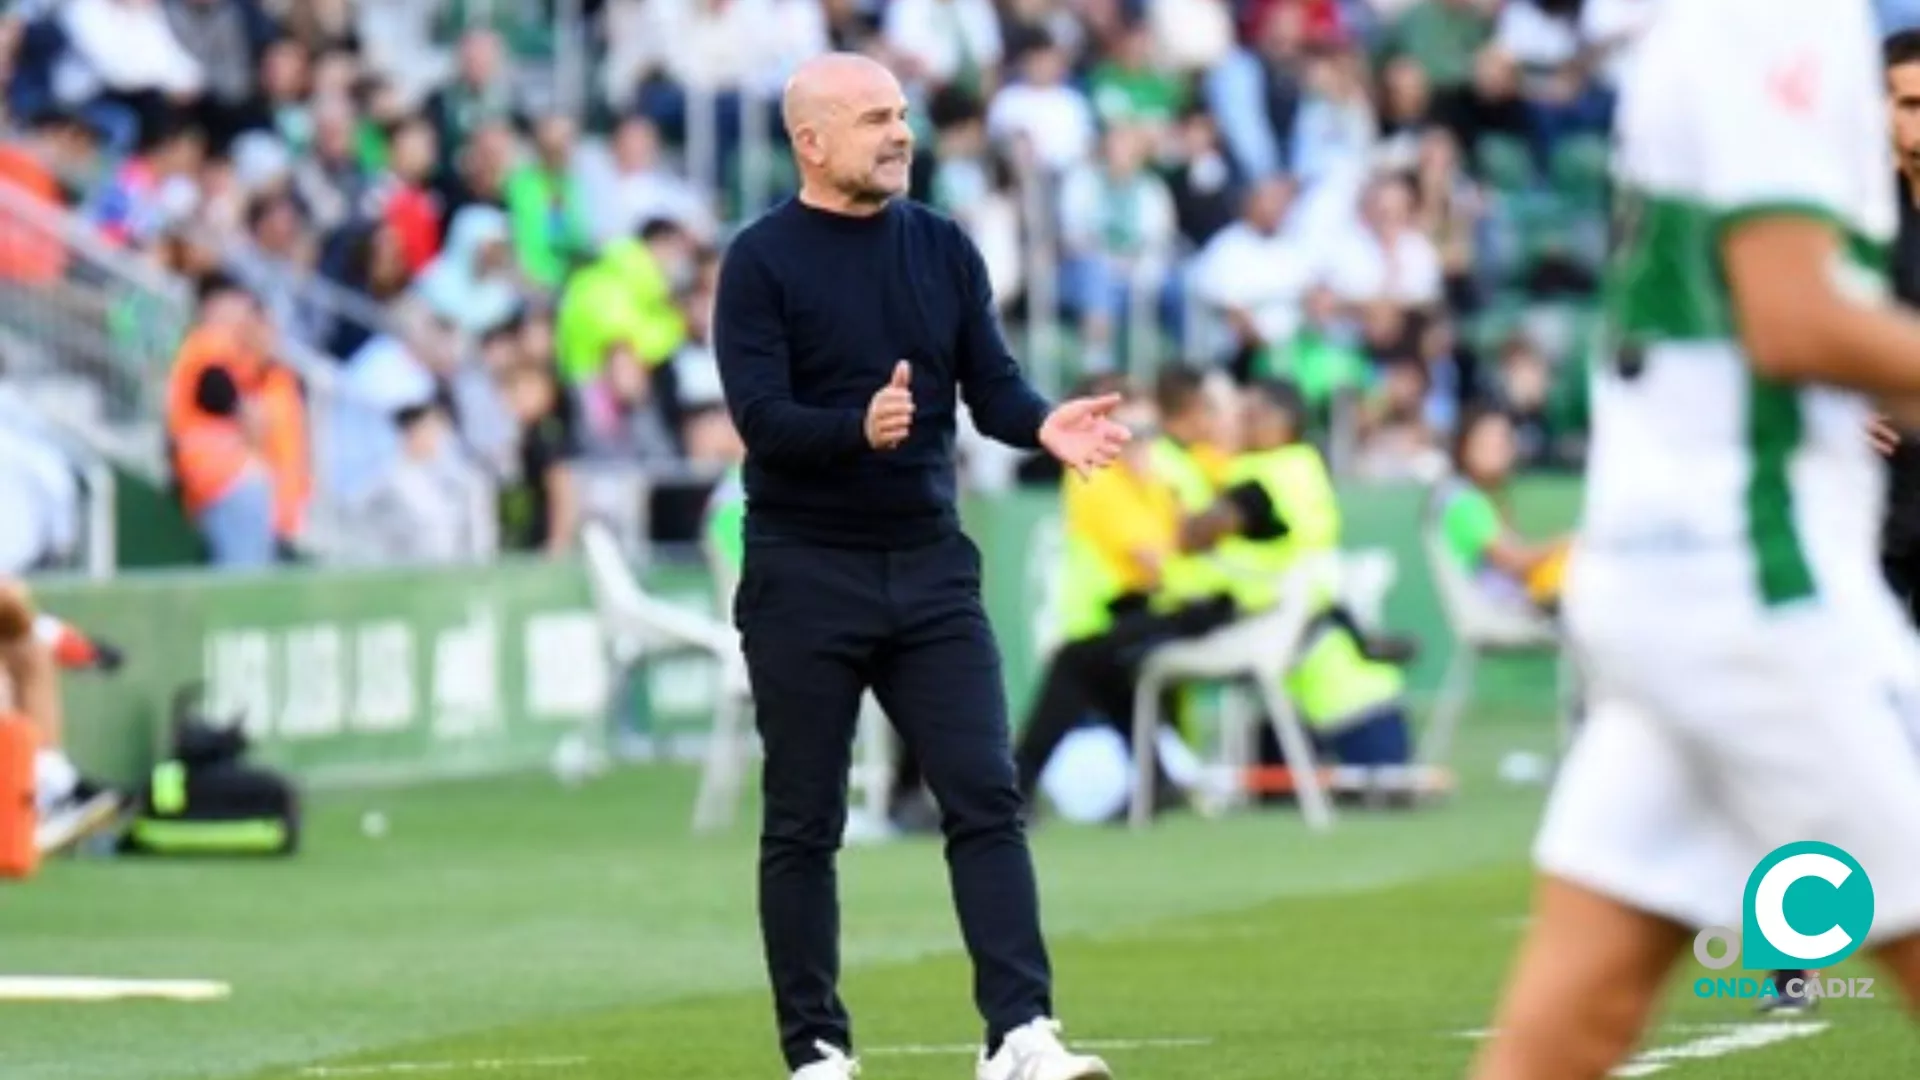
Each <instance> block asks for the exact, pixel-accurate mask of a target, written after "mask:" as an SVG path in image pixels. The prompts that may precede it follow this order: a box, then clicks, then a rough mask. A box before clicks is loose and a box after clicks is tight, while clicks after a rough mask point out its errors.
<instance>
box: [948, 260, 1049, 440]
mask: <svg viewBox="0 0 1920 1080" xmlns="http://www.w3.org/2000/svg"><path fill="white" fill-rule="evenodd" d="M951 237H952V241H951V242H953V243H956V244H958V245H959V246H960V262H961V274H962V282H961V297H960V302H961V304H963V305H964V306H965V310H964V311H963V312H962V313H961V320H960V348H959V357H960V363H959V368H960V372H959V374H960V393H961V395H962V397H964V398H965V399H966V402H967V409H968V410H969V411H970V412H972V414H973V423H974V426H975V427H978V428H979V429H980V433H981V434H983V435H985V436H987V437H988V438H990V439H993V440H995V441H997V442H1002V443H1005V444H1006V445H1008V446H1011V447H1014V448H1016V449H1019V450H1038V449H1039V448H1040V425H1042V424H1044V423H1046V420H1047V414H1048V413H1049V412H1051V411H1052V406H1051V405H1049V404H1048V403H1047V400H1046V399H1045V398H1043V397H1041V396H1040V395H1039V394H1038V393H1036V392H1035V391H1034V389H1033V387H1032V386H1031V385H1029V384H1028V383H1027V380H1026V377H1025V376H1024V375H1022V374H1021V373H1020V365H1019V363H1018V362H1016V361H1015V360H1014V358H1013V352H1012V350H1010V349H1008V348H1007V341H1006V336H1005V335H1004V334H1002V333H1001V331H1000V319H999V316H998V315H997V314H996V313H995V312H994V304H993V286H992V285H991V284H990V283H989V282H988V280H987V264H986V261H985V260H984V259H982V258H981V257H980V249H979V248H978V247H976V246H975V245H974V243H973V239H972V238H971V237H969V236H967V234H966V233H965V232H963V231H962V230H961V229H960V227H959V226H958V225H955V226H954V227H953V230H952V233H951Z"/></svg>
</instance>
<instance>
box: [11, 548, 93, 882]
mask: <svg viewBox="0 0 1920 1080" xmlns="http://www.w3.org/2000/svg"><path fill="white" fill-rule="evenodd" d="M69 636H71V637H78V636H79V635H75V634H73V633H72V631H70V630H68V629H67V628H66V627H64V626H63V625H62V624H60V623H59V622H58V621H57V620H54V619H52V618H50V617H48V616H45V615H37V614H36V613H35V612H34V610H33V598H32V595H31V594H30V593H29V592H28V591H27V587H26V585H24V584H23V583H21V582H18V581H14V580H10V579H0V711H5V710H8V709H11V710H13V711H16V712H18V713H19V714H20V715H22V716H24V717H26V721H27V723H28V724H29V725H30V726H32V728H33V732H34V737H35V741H36V742H37V743H38V744H39V749H38V750H37V751H35V753H34V758H33V786H34V804H35V805H34V809H35V813H36V816H37V818H38V821H37V823H36V825H35V828H34V842H35V844H36V845H37V846H38V847H39V849H40V850H41V852H43V853H49V854H50V853H53V852H56V851H61V850H64V849H66V848H68V847H71V846H73V845H74V844H76V843H79V842H80V841H82V840H84V839H86V838H87V837H88V836H91V835H93V834H94V833H95V832H98V831H99V830H101V829H103V828H105V827H106V826H108V825H110V824H112V823H113V820H114V817H115V815H116V814H118V813H119V811H120V796H119V795H118V794H117V793H116V792H114V791H113V790H111V789H110V788H107V787H106V786H104V785H101V784H96V783H93V782H92V781H90V780H88V779H87V778H86V777H84V776H82V775H81V774H80V770H79V769H77V768H75V767H74V764H73V761H72V760H71V759H69V758H68V757H67V752H66V741H65V737H66V724H65V716H64V714H63V712H62V709H61V703H60V672H59V668H60V666H61V664H62V663H64V662H69V661H67V659H66V656H65V655H64V654H63V653H62V652H61V650H62V649H63V647H66V646H65V642H64V638H66V637H69ZM81 640H84V638H82V639H81ZM115 656H116V658H117V654H115ZM86 662H87V663H88V664H98V663H99V659H98V658H97V657H94V656H93V650H91V649H89V650H88V658H87V660H86ZM75 663H76V665H77V662H75Z"/></svg>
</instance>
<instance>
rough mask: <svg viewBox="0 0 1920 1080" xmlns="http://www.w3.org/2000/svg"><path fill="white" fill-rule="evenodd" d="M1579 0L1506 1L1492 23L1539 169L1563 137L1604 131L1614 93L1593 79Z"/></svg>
mask: <svg viewBox="0 0 1920 1080" xmlns="http://www.w3.org/2000/svg"><path fill="white" fill-rule="evenodd" d="M1580 3H1581V0H1510V2H1509V3H1508V4H1507V5H1506V6H1505V7H1504V8H1502V9H1501V11H1500V19H1499V21H1498V22H1497V23H1496V24H1495V25H1494V38H1493V48H1495V49H1496V50H1498V51H1500V52H1501V53H1504V54H1505V55H1506V56H1507V57H1509V58H1511V59H1512V61H1513V62H1514V63H1515V64H1517V65H1518V66H1519V68H1520V97H1521V99H1522V101H1523V102H1524V103H1525V106H1526V110H1527V116H1528V119H1529V121H1530V123H1531V126H1532V128H1533V143H1534V147H1533V149H1534V156H1535V158H1536V159H1537V161H1538V163H1539V166H1540V168H1541V170H1542V171H1545V170H1546V169H1547V168H1549V167H1550V163H1551V160H1552V156H1553V151H1554V148H1555V147H1556V146H1557V145H1558V144H1559V142H1560V140H1562V139H1564V138H1566V137H1567V136H1568V135H1573V134H1578V133H1582V132H1589V133H1598V132H1604V131H1606V130H1607V126H1608V124H1609V123H1610V122H1611V120H1612V117H1613V103H1614V94H1613V92H1612V90H1610V89H1609V88H1608V87H1606V86H1605V85H1603V84H1601V83H1599V82H1596V81H1595V80H1594V79H1593V77H1592V75H1593V71H1592V69H1593V59H1594V58H1593V56H1592V55H1591V54H1590V53H1589V51H1588V49H1587V47H1586V44H1585V43H1584V42H1583V41H1582V40H1581V35H1580V24H1579V18H1580Z"/></svg>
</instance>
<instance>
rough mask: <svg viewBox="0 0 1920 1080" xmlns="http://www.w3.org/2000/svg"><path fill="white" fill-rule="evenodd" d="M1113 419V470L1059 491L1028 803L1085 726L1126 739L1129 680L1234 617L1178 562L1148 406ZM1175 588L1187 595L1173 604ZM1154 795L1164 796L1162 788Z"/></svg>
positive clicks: (1209, 580) (1225, 601)
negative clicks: (1171, 588)
mask: <svg viewBox="0 0 1920 1080" xmlns="http://www.w3.org/2000/svg"><path fill="white" fill-rule="evenodd" d="M1114 419H1115V420H1116V421H1117V422H1119V423H1122V424H1125V425H1126V426H1127V427H1128V428H1129V429H1130V430H1131V431H1132V432H1133V435H1134V438H1133V441H1132V442H1130V443H1128V445H1127V448H1126V449H1125V450H1123V451H1122V452H1121V456H1120V458H1119V459H1118V460H1116V461H1115V462H1114V463H1113V465H1112V466H1110V467H1109V468H1106V469H1103V470H1101V471H1099V472H1097V473H1094V474H1093V475H1092V476H1090V477H1088V478H1086V479H1081V478H1080V477H1079V476H1077V475H1074V474H1072V473H1068V474H1067V475H1066V476H1065V477H1063V478H1062V480H1061V485H1062V486H1061V509H1062V514H1061V517H1062V529H1061V531H1062V533H1063V534H1064V537H1063V539H1064V549H1065V550H1064V554H1063V558H1062V565H1061V573H1060V578H1059V580H1058V582H1057V590H1056V593H1055V603H1056V605H1057V610H1058V619H1059V621H1058V623H1057V624H1056V627H1057V631H1058V636H1059V638H1060V642H1061V643H1060V645H1059V647H1058V648H1057V649H1056V650H1055V651H1054V653H1053V656H1052V657H1051V658H1050V660H1049V661H1048V664H1047V670H1046V673H1045V675H1044V676H1043V678H1042V680H1041V685H1040V689H1039V694H1038V696H1037V697H1036V698H1035V699H1034V702H1033V705H1032V708H1031V711H1030V712H1029V714H1028V716H1027V719H1026V722H1025V723H1024V724H1023V725H1022V727H1021V734H1020V744H1019V747H1018V748H1017V750H1016V752H1015V758H1016V760H1017V762H1018V764H1019V773H1020V784H1021V790H1022V791H1023V792H1024V793H1025V794H1026V795H1027V796H1028V798H1029V799H1031V798H1032V796H1033V794H1034V792H1035V791H1036V790H1037V788H1038V785H1039V780H1040V774H1041V772H1042V771H1043V770H1044V769H1045V767H1046V763H1047V760H1048V758H1050V757H1051V756H1052V754H1053V751H1054V750H1055V748H1057V747H1058V746H1059V744H1060V741H1061V740H1062V739H1064V738H1065V737H1066V736H1067V735H1068V734H1069V733H1070V732H1072V731H1073V729H1074V728H1076V727H1078V726H1080V725H1081V724H1082V723H1084V722H1086V721H1087V720H1088V719H1090V718H1099V719H1102V720H1104V721H1106V722H1107V723H1110V724H1112V725H1113V726H1114V727H1115V728H1116V729H1118V730H1119V731H1120V732H1121V735H1122V737H1123V738H1127V739H1129V740H1130V739H1131V738H1132V734H1133V687H1134V681H1135V680H1134V673H1135V671H1136V669H1137V666H1138V664H1139V661H1140V659H1141V657H1143V656H1144V655H1145V654H1146V652H1147V650H1148V649H1150V648H1151V647H1153V646H1154V645H1156V644H1159V643H1161V642H1163V641H1167V640H1171V639H1174V638H1178V637H1186V636H1192V635H1197V634H1204V633H1206V632H1207V631H1209V630H1212V629H1214V628H1216V627H1219V626H1221V625H1224V624H1225V623H1226V622H1228V621H1230V620H1231V619H1232V618H1233V615H1234V611H1233V601H1232V597H1231V595H1230V594H1229V593H1228V591H1227V585H1228V582H1227V581H1226V578H1225V576H1224V574H1219V573H1217V572H1215V573H1214V574H1213V576H1212V577H1207V576H1206V573H1207V572H1206V571H1205V570H1204V569H1203V568H1204V567H1205V566H1206V565H1207V563H1206V560H1205V559H1204V557H1188V556H1184V555H1182V554H1181V552H1180V549H1179V534H1180V524H1181V521H1182V518H1183V515H1182V512H1181V493H1180V492H1179V490H1178V489H1177V488H1176V486H1175V485H1172V484H1169V483H1167V482H1166V481H1165V480H1164V479H1163V476H1162V474H1161V472H1160V471H1159V469H1157V468H1156V460H1157V458H1158V456H1159V455H1161V454H1164V453H1166V452H1167V451H1165V450H1162V449H1161V447H1162V445H1163V443H1166V442H1167V440H1165V439H1163V438H1161V437H1159V429H1158V427H1157V426H1156V424H1155V411H1154V407H1153V403H1152V402H1150V401H1148V400H1146V399H1144V398H1142V397H1139V396H1138V395H1135V396H1133V397H1131V398H1129V399H1128V400H1127V401H1126V402H1125V403H1123V404H1122V405H1121V406H1120V408H1119V409H1118V410H1116V411H1115V413H1114ZM1169 445H1170V444H1169ZM1203 482H1205V483H1207V484H1208V486H1207V488H1206V489H1205V492H1199V491H1198V490H1196V498H1201V499H1210V498H1211V497H1212V496H1211V494H1210V492H1211V491H1212V484H1211V482H1210V481H1203ZM1203 505H1204V504H1203ZM1189 564H1191V565H1189ZM1173 581H1178V582H1180V583H1181V584H1182V586H1183V587H1184V588H1187V589H1188V590H1190V591H1188V592H1186V593H1184V594H1182V595H1180V596H1178V597H1170V594H1169V592H1168V585H1169V583H1170V582H1173ZM1162 786H1163V789H1165V790H1167V791H1169V792H1170V791H1171V790H1172V785H1171V783H1170V782H1166V781H1165V780H1164V778H1163V785H1162Z"/></svg>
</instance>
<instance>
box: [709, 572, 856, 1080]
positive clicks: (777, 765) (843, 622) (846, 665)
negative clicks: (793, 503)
mask: <svg viewBox="0 0 1920 1080" xmlns="http://www.w3.org/2000/svg"><path fill="white" fill-rule="evenodd" d="M881 558H882V556H879V555H876V554H870V553H864V552H846V551H833V550H827V549H816V548H810V547H776V546H766V547H759V546H756V547H750V548H749V549H748V551H747V556H746V562H745V566H744V568H743V572H742V575H741V581H740V588H739V590H738V592H737V594H736V597H735V612H736V616H735V617H736V621H737V623H738V625H739V627H740V631H741V645H742V648H743V649H744V651H745V653H746V659H747V670H748V674H749V676H750V677H751V680H752V684H753V696H754V715H755V720H756V723H757V725H758V728H759V732H760V740H761V743H762V746H763V748H764V752H765V761H764V763H763V767H762V772H761V792H762V799H763V804H764V805H763V810H762V813H763V817H762V824H761V833H760V930H761V934H762V937H763V939H764V944H765V948H766V958H767V969H768V975H769V978H770V979H771V982H772V985H773V994H774V1007H775V1013H776V1016H777V1018H778V1021H779V1028H780V1047H781V1052H782V1054H783V1055H784V1056H785V1057H786V1060H787V1064H788V1066H789V1067H790V1068H792V1069H794V1070H795V1071H799V1070H801V1069H803V1068H806V1067H809V1066H811V1065H813V1064H815V1063H816V1062H820V1061H821V1060H823V1058H827V1057H830V1056H831V1055H830V1054H829V1053H828V1052H827V1051H825V1050H823V1049H822V1048H821V1046H820V1044H823V1043H824V1044H826V1045H827V1046H829V1047H832V1048H833V1051H834V1052H848V1053H850V1052H851V1050H852V1023H851V1021H850V1019H849V1017H848V1016H847V1011H846V1007H845V1006H844V1004H843V1003H842V1002H841V1000H840V996H839V991H838V984H839V977H840V906H839V892H838V883H837V878H836V873H835V866H834V863H835V856H836V854H837V853H838V851H839V849H840V843H841V838H842V834H843V833H844V831H845V828H846V820H847V786H848V770H849V768H850V766H851V764H852V760H853V741H854V735H855V732H856V730H857V727H858V723H859V713H860V697H861V693H862V692H863V690H864V687H865V667H866V663H867V655H866V654H867V651H868V650H869V649H870V648H871V640H872V633H873V627H874V625H875V623H874V612H875V611H876V610H877V608H878V603H877V596H878V595H879V590H880V588H881V586H882V579H881V577H880V574H879V573H878V570H879V568H880V566H881V563H880V561H879V560H880V559H881ZM828 1075H833V1074H832V1073H829V1074H828Z"/></svg>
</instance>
